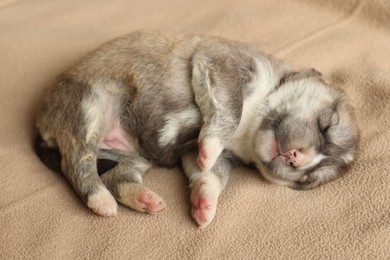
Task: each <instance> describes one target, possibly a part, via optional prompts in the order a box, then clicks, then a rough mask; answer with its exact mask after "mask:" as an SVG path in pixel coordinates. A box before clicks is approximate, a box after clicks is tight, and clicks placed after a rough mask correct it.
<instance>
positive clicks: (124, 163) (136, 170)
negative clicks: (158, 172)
mask: <svg viewBox="0 0 390 260" xmlns="http://www.w3.org/2000/svg"><path fill="white" fill-rule="evenodd" d="M117 161H118V165H117V166H116V167H114V168H113V169H111V170H110V171H108V172H107V173H105V174H103V175H102V176H101V178H102V180H103V182H104V184H105V185H106V187H107V188H108V189H109V190H110V191H111V193H112V194H113V195H114V197H115V199H116V200H117V201H119V202H120V203H121V204H123V205H125V206H127V207H130V208H132V209H135V210H137V211H140V212H147V213H150V214H159V213H161V212H163V211H164V210H165V208H166V205H165V203H164V201H163V199H162V198H161V197H160V196H159V195H157V194H156V193H154V192H153V191H151V190H150V189H149V188H147V187H146V186H145V185H143V184H142V175H143V174H144V173H145V172H146V171H147V170H149V169H150V167H151V163H150V162H149V161H148V160H146V159H145V158H143V157H141V156H139V155H137V154H132V155H130V156H119V157H118V160H117Z"/></svg>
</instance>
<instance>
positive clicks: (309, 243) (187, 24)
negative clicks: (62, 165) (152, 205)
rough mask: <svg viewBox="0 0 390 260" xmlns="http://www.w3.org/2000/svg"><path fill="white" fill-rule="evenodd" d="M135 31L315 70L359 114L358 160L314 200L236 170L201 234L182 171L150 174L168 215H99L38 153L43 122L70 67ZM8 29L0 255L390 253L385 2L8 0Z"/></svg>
mask: <svg viewBox="0 0 390 260" xmlns="http://www.w3.org/2000/svg"><path fill="white" fill-rule="evenodd" d="M138 29H156V30H161V31H170V32H176V33H200V34H205V35H217V36H222V37H225V38H229V39H233V40H240V41H245V42H248V43H251V44H253V45H255V46H257V47H259V48H260V49H262V50H264V51H265V52H268V53H271V54H273V55H275V56H276V57H278V58H281V59H283V60H285V61H286V62H287V63H289V64H290V65H292V66H293V67H296V68H303V67H315V68H316V69H317V70H319V71H321V72H322V73H323V74H324V75H325V76H326V77H327V79H328V81H329V82H332V83H333V84H335V85H337V86H338V87H340V88H342V89H344V90H345V91H346V93H347V94H348V95H349V96H350V98H351V99H352V100H353V102H354V105H355V107H356V113H357V120H358V123H359V126H360V137H361V141H360V145H359V146H360V148H359V153H358V156H357V158H356V161H355V163H354V165H353V166H352V167H351V169H350V170H349V171H348V173H347V174H346V175H344V176H343V177H342V178H340V179H338V180H336V181H334V182H331V183H329V184H327V185H323V186H321V187H319V188H316V189H314V190H309V191H294V190H291V189H289V188H286V187H279V186H276V185H272V184H270V183H267V182H266V181H265V180H264V179H262V178H260V176H259V174H258V173H257V172H256V171H254V170H251V169H247V168H239V169H236V170H234V172H233V174H232V177H231V179H230V181H229V183H228V185H227V187H226V189H225V190H224V192H223V194H222V196H221V197H220V200H219V207H218V210H217V215H216V218H215V220H214V221H213V222H212V224H210V225H209V226H208V227H207V228H206V229H203V230H201V229H198V228H197V227H196V225H195V224H194V222H193V221H192V219H191V216H190V201H189V189H188V181H187V179H186V178H185V177H184V174H183V173H182V170H181V169H180V168H175V169H163V168H159V169H153V170H151V171H150V172H149V173H148V174H147V175H146V177H145V183H146V184H147V185H148V186H149V187H150V188H151V189H152V190H154V191H155V192H156V193H158V194H160V195H161V196H162V197H163V198H164V199H165V201H166V203H167V205H168V209H167V210H166V211H165V212H164V214H162V215H160V216H150V215H145V214H141V213H138V212H135V211H134V210H131V209H128V208H126V207H123V206H120V207H119V212H118V215H117V216H116V217H114V218H108V219H104V218H101V217H98V216H97V215H95V214H93V213H91V211H90V210H88V209H87V207H86V206H85V205H83V203H82V202H81V201H80V199H79V198H78V197H77V196H76V195H75V193H74V192H73V190H72V188H71V187H70V186H69V184H68V183H67V181H66V180H65V178H63V177H62V176H61V175H58V174H55V173H53V172H52V171H50V170H49V169H47V168H46V167H45V166H44V165H43V164H42V163H41V162H40V161H39V159H38V158H37V156H36V155H35V153H34V150H33V139H34V135H35V128H34V116H35V114H36V111H37V108H38V107H39V104H40V103H41V101H42V98H43V96H44V95H45V93H46V92H47V89H48V88H49V87H50V86H51V85H52V84H53V83H54V81H55V78H56V76H57V75H58V74H59V73H60V72H62V71H63V70H64V69H66V67H68V66H70V65H71V64H72V63H73V62H74V61H75V60H76V59H77V58H79V57H80V56H82V55H83V54H85V53H87V52H88V51H90V50H92V49H94V48H96V47H97V46H98V45H99V44H101V43H103V42H105V41H107V40H109V39H112V38H114V37H117V36H120V35H123V34H126V33H129V32H131V31H134V30H138ZM0 32H1V34H0V100H1V102H0V137H1V138H0V148H1V149H0V165H1V168H0V177H1V181H0V259H322V258H324V259H384V258H389V257H390V173H389V171H390V167H389V166H390V163H389V162H388V161H387V160H388V158H390V131H389V129H390V117H389V114H390V101H389V100H390V58H389V57H390V3H389V1H385V0H383V1H381V0H366V1H363V0H362V1H359V0H346V1H338V0H330V1H320V0H317V1H312V0H290V1H288V0H275V1H266V0H243V1H234V0H216V1H207V0H198V1H182V0H168V1H158V0H133V1H125V0H113V1H102V0H99V1H87V0H83V1H79V0H68V1H60V0H36V1H27V0H1V1H0Z"/></svg>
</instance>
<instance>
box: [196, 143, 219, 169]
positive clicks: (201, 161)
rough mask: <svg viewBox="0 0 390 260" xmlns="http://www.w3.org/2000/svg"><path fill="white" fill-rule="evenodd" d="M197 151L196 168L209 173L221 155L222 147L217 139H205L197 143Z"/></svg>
mask: <svg viewBox="0 0 390 260" xmlns="http://www.w3.org/2000/svg"><path fill="white" fill-rule="evenodd" d="M198 149H199V155H198V158H197V163H198V166H199V167H200V169H201V170H202V171H209V170H210V169H211V168H212V167H213V166H214V164H215V162H216V161H217V159H218V157H219V155H220V154H221V152H222V150H223V146H222V144H221V142H220V140H219V139H218V138H206V139H205V140H201V141H199V142H198Z"/></svg>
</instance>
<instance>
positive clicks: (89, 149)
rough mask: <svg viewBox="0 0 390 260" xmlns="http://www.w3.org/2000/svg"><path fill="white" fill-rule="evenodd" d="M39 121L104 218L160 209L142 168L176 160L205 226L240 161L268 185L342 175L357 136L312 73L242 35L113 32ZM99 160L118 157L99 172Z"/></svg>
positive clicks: (55, 94) (306, 183)
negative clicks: (120, 208)
mask: <svg viewBox="0 0 390 260" xmlns="http://www.w3.org/2000/svg"><path fill="white" fill-rule="evenodd" d="M37 127H38V129H39V133H40V135H41V137H42V145H43V147H45V149H52V148H54V149H58V150H59V152H60V154H61V169H62V172H63V173H64V175H65V176H66V177H67V179H68V180H69V182H70V183H71V185H72V186H73V188H74V189H75V191H76V192H77V193H78V194H79V196H80V197H81V199H82V200H83V201H84V202H85V204H86V205H87V206H88V207H89V208H90V209H91V210H93V211H94V212H96V213H97V214H99V215H102V216H112V215H115V214H116V212H117V202H116V201H119V202H120V203H122V204H123V205H126V206H128V207H131V208H133V209H136V210H138V211H141V212H149V213H152V214H157V213H160V212H162V211H163V210H164V209H165V203H164V201H163V199H162V198H161V197H160V196H158V195H157V194H155V193H154V192H153V191H151V190H150V189H148V188H147V187H145V186H144V185H143V184H142V174H143V173H145V172H146V171H147V170H149V169H150V168H151V167H152V166H153V165H159V166H166V167H171V166H175V165H177V164H178V163H180V161H181V162H182V166H183V169H184V171H185V173H186V175H187V176H188V177H189V179H190V186H191V189H192V194H191V202H192V205H193V209H192V215H193V218H194V219H195V221H196V222H197V224H198V225H199V226H200V227H205V226H207V225H208V224H209V223H210V222H211V221H212V219H213V218H214V215H215V213H216V207H217V201H218V197H219V195H220V193H221V191H222V190H223V188H224V186H225V185H226V183H227V180H228V177H229V173H230V170H231V168H232V166H233V163H232V160H233V158H235V157H237V158H239V159H240V160H241V161H242V162H244V163H246V164H250V163H254V164H255V165H256V167H257V168H258V169H259V172H260V174H262V175H263V176H264V177H265V178H266V179H267V180H269V181H271V182H273V183H276V184H280V185H286V186H289V187H291V188H295V189H308V188H313V187H315V186H317V185H319V184H321V183H326V182H329V181H331V180H333V179H335V178H337V177H338V176H340V172H341V169H343V168H344V167H345V166H347V165H348V164H350V163H351V161H352V160H353V158H354V155H355V150H356V143H357V128H356V124H355V121H354V118H353V112H352V109H351V106H350V104H349V103H348V101H347V99H346V98H345V96H344V94H343V93H342V92H341V91H340V90H336V89H335V88H332V87H330V86H328V85H327V84H326V83H325V82H324V81H323V80H322V79H321V75H320V74H319V73H318V72H316V71H315V70H305V71H298V72H296V71H292V70H290V69H289V68H288V67H287V66H286V65H284V64H283V63H282V62H280V61H278V60H276V59H274V58H272V57H270V56H268V55H266V54H264V53H262V52H261V51H258V50H257V49H255V48H253V47H251V46H249V45H247V44H244V43H239V42H233V41H228V40H225V39H221V38H216V37H203V36H196V35H176V36H174V35H163V34H161V33H156V32H135V33H131V34H129V35H126V36H124V37H121V38H118V39H115V40H113V41H111V42H109V43H107V44H104V45H102V46H101V47H100V48H98V49H97V50H96V51H94V52H92V53H90V54H88V55H87V56H86V57H84V58H83V59H81V60H80V61H79V62H77V63H76V64H75V65H74V66H73V67H72V68H71V69H69V70H68V71H67V72H65V73H63V74H62V75H61V76H60V77H59V80H58V82H57V84H56V85H55V87H54V88H53V89H52V90H51V92H50V93H49V94H48V97H47V99H46V101H45V103H44V105H43V108H42V110H41V112H40V114H39V116H38V118H37ZM98 158H106V159H110V160H115V161H116V162H117V165H116V166H115V167H113V168H112V169H111V170H109V171H108V172H106V173H104V174H103V175H102V176H99V175H98V172H97V166H96V165H97V159H98ZM45 161H46V162H47V160H45Z"/></svg>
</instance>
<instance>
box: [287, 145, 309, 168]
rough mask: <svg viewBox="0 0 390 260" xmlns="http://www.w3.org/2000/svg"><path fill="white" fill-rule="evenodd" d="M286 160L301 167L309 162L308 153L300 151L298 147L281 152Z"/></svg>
mask: <svg viewBox="0 0 390 260" xmlns="http://www.w3.org/2000/svg"><path fill="white" fill-rule="evenodd" d="M281 155H282V156H283V159H284V161H285V162H286V163H287V164H289V165H291V166H294V167H299V166H302V165H304V164H306V163H307V159H308V158H307V155H305V154H304V153H302V152H300V151H299V150H297V149H290V150H288V151H286V152H283V153H281Z"/></svg>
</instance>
